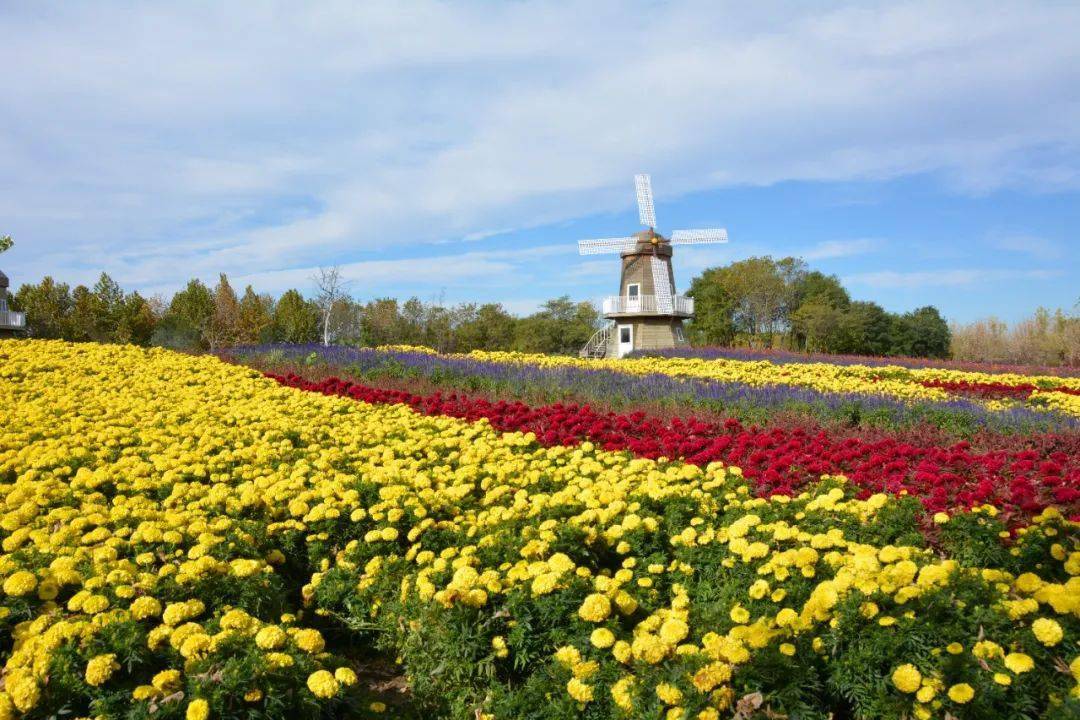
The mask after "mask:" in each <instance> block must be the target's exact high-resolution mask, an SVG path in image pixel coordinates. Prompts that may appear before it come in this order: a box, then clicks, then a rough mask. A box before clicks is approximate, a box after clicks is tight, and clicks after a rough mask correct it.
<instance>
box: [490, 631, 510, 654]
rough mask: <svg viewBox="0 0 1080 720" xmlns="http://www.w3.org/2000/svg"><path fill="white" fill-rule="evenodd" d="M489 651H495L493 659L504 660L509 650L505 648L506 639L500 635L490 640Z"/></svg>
mask: <svg viewBox="0 0 1080 720" xmlns="http://www.w3.org/2000/svg"><path fill="white" fill-rule="evenodd" d="M491 649H492V650H494V651H495V657H501V658H504V657H506V656H507V655H509V654H510V650H509V648H507V647H506V638H504V637H503V636H502V635H496V636H495V637H493V638H491Z"/></svg>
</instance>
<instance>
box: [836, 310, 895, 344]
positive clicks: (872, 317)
mask: <svg viewBox="0 0 1080 720" xmlns="http://www.w3.org/2000/svg"><path fill="white" fill-rule="evenodd" d="M892 328H893V322H892V318H891V317H890V316H889V313H887V312H885V310H884V309H883V308H882V307H881V306H880V305H878V304H877V303H872V302H862V301H856V302H853V303H851V305H850V306H848V309H847V310H846V311H845V312H844V314H843V316H842V317H841V320H840V326H839V327H838V328H837V346H836V348H835V352H842V353H853V354H856V355H885V354H887V353H888V352H889V350H890V348H891V347H892Z"/></svg>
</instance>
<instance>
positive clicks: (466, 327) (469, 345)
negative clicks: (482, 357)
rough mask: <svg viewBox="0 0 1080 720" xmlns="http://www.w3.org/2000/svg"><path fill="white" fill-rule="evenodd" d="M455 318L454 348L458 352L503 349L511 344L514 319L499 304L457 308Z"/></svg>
mask: <svg viewBox="0 0 1080 720" xmlns="http://www.w3.org/2000/svg"><path fill="white" fill-rule="evenodd" d="M455 315H456V321H455V325H456V327H455V330H454V349H455V350H457V351H458V352H470V351H472V350H505V349H508V348H509V347H510V346H511V344H512V343H513V341H514V325H515V324H516V322H517V320H516V319H515V318H514V316H513V315H511V314H510V313H508V312H506V310H505V309H504V308H503V306H502V305H499V304H496V303H487V304H484V305H481V306H480V307H477V306H476V305H474V304H467V305H460V306H458V307H457V308H456V309H455Z"/></svg>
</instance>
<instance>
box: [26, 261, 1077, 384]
mask: <svg viewBox="0 0 1080 720" xmlns="http://www.w3.org/2000/svg"><path fill="white" fill-rule="evenodd" d="M329 273H330V274H328V273H327V272H326V271H321V272H320V274H319V275H318V276H316V277H314V278H312V280H313V286H314V288H315V292H314V293H313V294H311V295H310V296H307V297H306V296H305V295H304V294H302V293H301V292H300V291H299V290H297V289H291V290H288V291H286V292H284V293H282V294H281V295H280V296H278V297H275V296H273V295H270V294H267V293H259V292H257V291H256V290H255V289H254V288H253V287H251V286H250V285H248V286H247V287H245V289H244V291H243V292H242V293H239V294H238V293H237V292H236V291H235V290H234V289H233V287H232V285H231V283H230V282H229V279H228V277H227V276H225V275H221V276H220V277H219V279H218V282H217V284H216V285H214V286H213V287H209V286H207V285H206V284H204V283H203V282H202V281H200V280H197V279H193V280H191V281H189V282H188V283H187V285H186V286H185V287H184V288H182V289H181V290H180V291H178V292H177V293H175V294H174V295H173V296H172V297H171V298H169V299H165V298H164V297H161V296H154V297H144V296H143V295H141V294H139V293H138V292H125V291H124V290H123V289H122V288H121V287H120V286H119V284H117V283H116V281H114V280H113V279H112V278H111V277H109V275H107V274H105V273H102V275H101V277H100V278H99V279H98V281H97V282H96V283H95V284H94V285H93V286H92V287H86V286H85V285H77V286H75V287H74V288H71V287H70V286H68V285H67V284H65V283H61V282H57V281H56V280H54V279H53V278H51V277H46V278H44V279H43V280H42V281H41V282H39V283H36V284H24V285H22V286H21V287H20V288H19V290H18V291H17V292H16V293H14V295H13V296H12V298H11V306H12V309H15V310H23V311H25V312H26V315H27V326H28V334H29V335H31V336H33V337H43V338H63V339H67V340H74V341H88V340H89V341H97V342H128V343H135V344H140V345H160V346H164V347H170V348H176V349H185V350H195V351H198V350H217V349H220V348H224V347H231V346H235V345H249V344H260V343H271V342H288V343H307V342H321V341H327V342H334V343H342V344H345V343H347V344H354V345H369V346H370V345H387V344H409V345H426V346H429V347H432V348H435V349H437V350H440V351H444V352H468V351H470V350H518V351H522V352H538V353H558V354H573V353H576V352H577V351H578V350H579V349H580V348H581V347H582V346H583V345H584V344H585V342H586V341H587V340H588V339H589V337H590V336H591V335H592V333H593V332H595V331H596V329H597V328H598V327H599V326H600V324H601V323H602V319H601V317H600V315H599V313H598V312H597V310H596V308H595V306H593V305H592V304H591V303H588V302H574V301H572V300H570V298H569V297H566V296H563V297H559V298H555V299H552V300H549V301H548V302H546V303H545V304H544V305H543V306H542V307H541V308H540V309H539V310H538V311H537V312H535V313H533V314H531V315H528V316H526V317H516V316H514V315H512V314H511V313H509V312H508V311H507V310H506V309H505V308H504V307H503V306H502V305H500V304H498V303H485V304H478V303H461V304H458V305H453V306H446V305H444V304H443V303H441V302H438V301H427V302H425V301H422V300H420V299H419V298H416V297H413V298H410V299H408V300H405V301H399V300H397V299H394V298H388V297H384V298H376V299H373V300H370V301H367V302H360V301H358V300H356V299H354V298H353V297H350V296H349V294H348V293H347V292H345V283H343V282H342V281H341V279H340V277H339V276H337V275H334V274H333V271H332V270H331V271H329ZM687 294H689V295H690V296H692V297H693V298H694V301H695V309H696V317H695V319H694V320H693V321H692V322H690V323H689V324H688V326H687V329H688V334H689V336H690V340H691V341H692V342H693V344H695V345H699V346H700V345H726V346H751V347H777V348H785V349H791V350H801V351H807V352H826V353H850V354H857V355H897V356H899V355H904V356H912V357H950V356H952V357H956V358H957V359H965V360H982V361H988V362H1013V363H1034V364H1042V365H1061V364H1065V365H1070V364H1071V365H1076V364H1080V317H1077V316H1076V314H1075V313H1074V314H1073V315H1068V314H1066V313H1064V312H1062V311H1060V310H1059V311H1057V312H1056V313H1050V312H1049V311H1045V310H1041V309H1040V310H1039V311H1038V312H1037V313H1036V314H1035V316H1034V317H1033V318H1031V319H1030V320H1027V321H1025V322H1023V323H1020V324H1019V325H1017V326H1016V327H1015V328H1010V327H1009V326H1007V325H1006V324H1004V323H1002V322H1001V321H999V320H995V319H993V318H991V319H988V320H983V321H978V322H976V323H972V324H969V325H953V326H952V327H951V328H950V326H949V325H948V324H947V323H946V322H945V320H944V319H943V318H942V317H941V314H940V313H939V312H938V310H937V309H936V308H934V307H932V306H927V307H923V308H919V309H916V310H912V311H910V312H907V313H890V312H887V311H886V310H884V309H883V308H882V307H881V306H880V305H878V304H876V303H873V302H867V301H860V300H853V299H852V298H851V296H850V294H849V293H848V291H847V289H846V288H844V286H843V285H842V283H841V282H840V280H839V279H838V278H837V277H836V276H835V275H826V274H824V273H821V272H819V271H816V270H811V269H809V268H808V267H807V265H806V263H805V262H804V261H802V260H800V259H797V258H791V257H787V258H782V259H779V260H776V259H773V258H771V257H755V258H749V259H747V260H740V261H738V262H733V263H730V264H728V265H725V266H721V267H715V268H710V269H708V270H706V271H705V272H703V273H702V274H701V275H700V276H698V277H696V278H694V279H693V281H692V283H691V285H690V289H689V291H688V293H687ZM1078 307H1080V306H1078Z"/></svg>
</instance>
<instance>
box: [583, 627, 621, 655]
mask: <svg viewBox="0 0 1080 720" xmlns="http://www.w3.org/2000/svg"><path fill="white" fill-rule="evenodd" d="M589 642H590V643H592V645H593V647H597V648H600V649H601V650H602V649H604V648H609V647H611V646H612V645H614V644H615V633H613V632H611V631H610V630H608V629H607V628H602V627H601V628H596V629H595V630H593V631H592V634H591V635H589Z"/></svg>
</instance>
